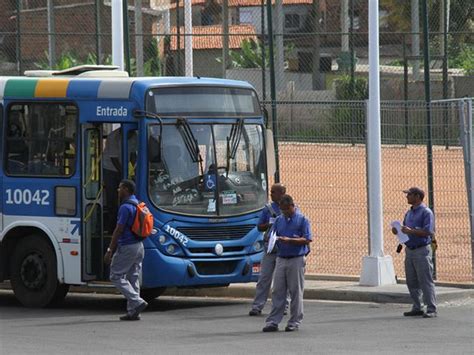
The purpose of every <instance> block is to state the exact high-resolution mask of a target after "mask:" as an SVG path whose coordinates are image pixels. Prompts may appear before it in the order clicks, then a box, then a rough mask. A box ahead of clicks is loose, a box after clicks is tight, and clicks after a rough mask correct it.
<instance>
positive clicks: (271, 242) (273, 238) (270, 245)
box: [267, 231, 278, 254]
mask: <svg viewBox="0 0 474 355" xmlns="http://www.w3.org/2000/svg"><path fill="white" fill-rule="evenodd" d="M277 238H278V237H277V235H276V233H275V231H271V233H270V238H269V239H268V249H267V254H270V253H271V252H272V250H273V248H274V247H275V243H276V241H277Z"/></svg>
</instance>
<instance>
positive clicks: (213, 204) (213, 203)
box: [207, 198, 216, 212]
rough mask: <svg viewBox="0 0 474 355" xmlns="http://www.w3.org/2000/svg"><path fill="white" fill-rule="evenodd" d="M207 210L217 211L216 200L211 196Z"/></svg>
mask: <svg viewBox="0 0 474 355" xmlns="http://www.w3.org/2000/svg"><path fill="white" fill-rule="evenodd" d="M207 212H216V200H214V199H212V198H210V199H209V201H208V203H207Z"/></svg>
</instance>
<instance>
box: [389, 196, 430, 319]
mask: <svg viewBox="0 0 474 355" xmlns="http://www.w3.org/2000/svg"><path fill="white" fill-rule="evenodd" d="M403 192H404V193H406V197H407V202H408V204H410V205H411V206H412V207H411V208H410V209H409V210H408V212H407V213H406V214H405V218H404V219H403V227H402V228H401V231H402V232H403V233H405V234H407V235H408V238H409V240H408V241H407V242H406V243H405V274H406V280H407V286H408V291H409V292H410V296H411V298H412V299H413V307H412V309H411V311H409V312H405V313H403V315H404V316H405V317H411V316H423V317H424V318H434V317H436V315H437V311H436V310H437V308H436V293H435V285H434V281H433V262H432V260H431V257H432V250H431V242H432V239H433V237H434V231H435V222H434V215H433V212H432V211H431V210H430V209H429V208H428V207H427V206H426V205H425V204H424V203H423V198H424V197H425V193H424V191H423V190H422V189H420V188H419V187H411V188H409V189H408V190H405V191H403ZM392 232H393V233H394V234H397V230H396V229H395V228H393V229H392ZM422 295H423V302H424V304H425V305H426V307H427V309H426V313H424V312H423V308H422V304H421V298H422Z"/></svg>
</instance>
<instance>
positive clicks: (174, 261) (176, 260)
mask: <svg viewBox="0 0 474 355" xmlns="http://www.w3.org/2000/svg"><path fill="white" fill-rule="evenodd" d="M262 255H263V253H262V252H260V253H256V254H251V255H243V256H236V257H226V258H218V257H216V258H180V257H171V256H167V255H164V254H162V253H160V252H159V251H158V249H145V258H144V260H143V271H142V287H143V288H154V287H194V286H203V287H205V286H218V285H228V284H231V283H243V282H256V281H257V280H258V277H259V276H260V260H261V259H262Z"/></svg>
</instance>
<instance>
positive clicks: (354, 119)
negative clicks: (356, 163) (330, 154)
mask: <svg viewBox="0 0 474 355" xmlns="http://www.w3.org/2000/svg"><path fill="white" fill-rule="evenodd" d="M368 98H369V86H368V83H367V79H365V78H357V77H355V78H354V80H352V78H351V77H350V76H349V75H344V76H342V77H341V78H340V79H338V80H336V99H337V100H351V101H363V100H367V99H368ZM331 127H332V134H333V135H334V136H336V137H341V139H342V140H343V141H346V142H350V143H363V142H364V141H365V111H364V110H363V109H361V108H360V107H359V106H355V107H347V105H344V106H342V107H337V108H336V109H335V114H334V119H333V121H332V122H331Z"/></svg>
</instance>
